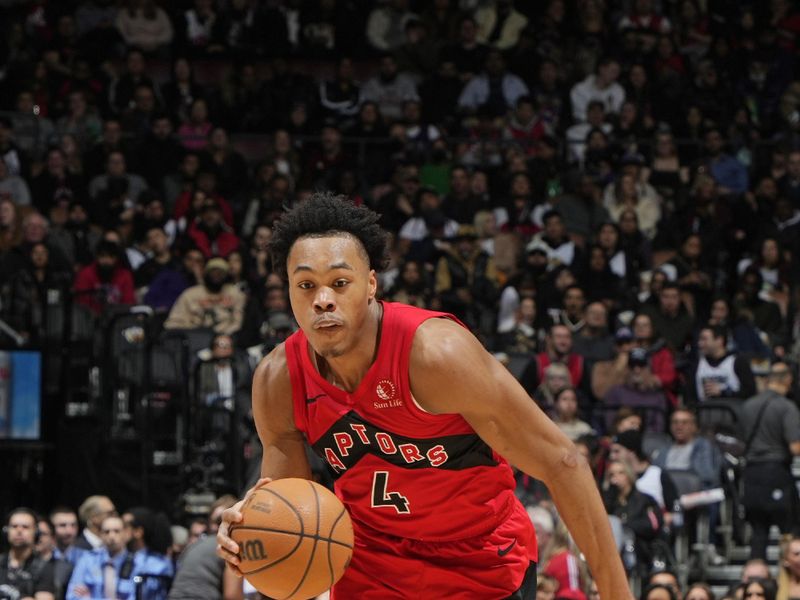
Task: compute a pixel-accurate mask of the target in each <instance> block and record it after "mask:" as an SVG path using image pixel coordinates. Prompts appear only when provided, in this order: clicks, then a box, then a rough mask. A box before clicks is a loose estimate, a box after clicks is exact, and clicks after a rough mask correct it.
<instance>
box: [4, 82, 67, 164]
mask: <svg viewBox="0 0 800 600" xmlns="http://www.w3.org/2000/svg"><path fill="white" fill-rule="evenodd" d="M16 110H17V112H16V114H15V115H13V116H12V117H11V118H7V117H0V158H3V159H4V160H7V161H8V170H9V173H11V174H12V175H20V176H26V177H27V176H28V175H29V170H28V166H29V165H28V160H29V159H36V160H38V159H40V158H41V157H42V156H43V155H44V154H45V150H46V149H47V147H48V145H50V144H51V143H52V142H53V138H54V137H55V125H53V122H52V121H51V120H50V119H48V118H47V116H45V115H43V114H42V108H41V107H40V106H37V105H36V103H35V102H34V98H33V93H32V91H30V90H27V89H24V90H22V91H21V92H19V93H18V94H17V104H16Z"/></svg>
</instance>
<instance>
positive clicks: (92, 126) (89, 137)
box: [56, 91, 102, 149]
mask: <svg viewBox="0 0 800 600" xmlns="http://www.w3.org/2000/svg"><path fill="white" fill-rule="evenodd" d="M68 106H69V108H68V112H67V113H66V114H65V115H64V116H63V117H61V118H60V119H59V120H58V122H57V123H56V132H57V133H58V135H59V136H64V135H67V134H69V135H73V136H75V139H76V141H77V142H78V146H79V147H80V148H82V149H85V148H87V147H88V146H89V144H90V143H92V142H93V141H94V140H95V138H96V137H97V136H99V135H100V131H101V130H102V122H101V121H100V119H99V117H98V116H97V114H96V113H95V111H94V110H93V109H91V108H90V107H89V104H88V103H87V101H86V95H85V94H84V93H83V92H82V91H75V92H72V93H71V94H70V95H69V104H68Z"/></svg>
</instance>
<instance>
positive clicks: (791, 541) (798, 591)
mask: <svg viewBox="0 0 800 600" xmlns="http://www.w3.org/2000/svg"><path fill="white" fill-rule="evenodd" d="M779 561H780V562H779V571H778V594H777V600H784V598H785V599H787V600H790V599H792V598H800V537H798V536H797V535H794V536H792V537H790V538H787V539H784V540H782V541H781V553H780V558H779Z"/></svg>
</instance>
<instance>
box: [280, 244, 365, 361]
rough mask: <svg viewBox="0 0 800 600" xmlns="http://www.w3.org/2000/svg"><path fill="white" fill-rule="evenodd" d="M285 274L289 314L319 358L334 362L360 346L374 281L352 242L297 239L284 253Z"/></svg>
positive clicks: (361, 249) (359, 247) (356, 245)
mask: <svg viewBox="0 0 800 600" xmlns="http://www.w3.org/2000/svg"><path fill="white" fill-rule="evenodd" d="M287 269H288V273H289V300H290V302H291V305H292V310H293V311H294V315H295V318H296V319H297V322H298V323H299V325H300V327H301V328H302V330H303V332H304V333H305V334H306V337H307V338H308V341H309V343H310V344H311V347H312V348H314V350H315V351H316V352H317V353H318V354H319V355H321V356H323V357H325V358H336V357H338V356H342V355H343V354H345V353H346V352H347V351H349V350H351V349H352V348H354V347H355V346H356V345H357V344H358V343H359V342H360V341H362V340H361V339H360V335H361V332H362V329H363V325H364V323H365V321H366V319H367V315H368V311H369V304H370V301H371V300H374V298H375V293H376V290H377V280H376V278H375V271H373V270H371V269H370V268H369V261H368V259H367V256H366V254H365V252H364V249H363V247H362V246H361V243H360V242H359V241H358V240H357V239H356V238H354V237H353V236H350V235H346V234H344V235H331V236H326V237H321V238H301V239H299V240H297V241H296V242H295V243H294V245H293V246H292V249H291V251H290V252H289V257H288V260H287Z"/></svg>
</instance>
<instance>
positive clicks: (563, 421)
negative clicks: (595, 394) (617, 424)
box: [551, 365, 594, 442]
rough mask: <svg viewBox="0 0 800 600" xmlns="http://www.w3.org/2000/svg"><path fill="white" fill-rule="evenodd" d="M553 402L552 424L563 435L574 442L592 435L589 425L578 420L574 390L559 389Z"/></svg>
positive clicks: (576, 397)
mask: <svg viewBox="0 0 800 600" xmlns="http://www.w3.org/2000/svg"><path fill="white" fill-rule="evenodd" d="M551 367H552V365H551ZM554 400H555V402H554V405H553V408H554V415H553V422H554V423H555V424H556V425H557V426H558V428H559V429H560V430H561V431H562V432H563V433H564V435H566V436H567V437H568V438H569V439H571V440H572V441H573V442H574V441H576V440H577V439H578V438H580V437H581V436H584V435H586V434H593V433H594V430H593V429H592V426H591V425H589V424H588V423H586V422H584V421H581V420H580V419H579V418H578V394H577V392H576V391H575V389H574V388H572V387H570V386H567V387H564V388H562V389H560V390H559V391H557V392H556V394H555V399H554Z"/></svg>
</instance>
